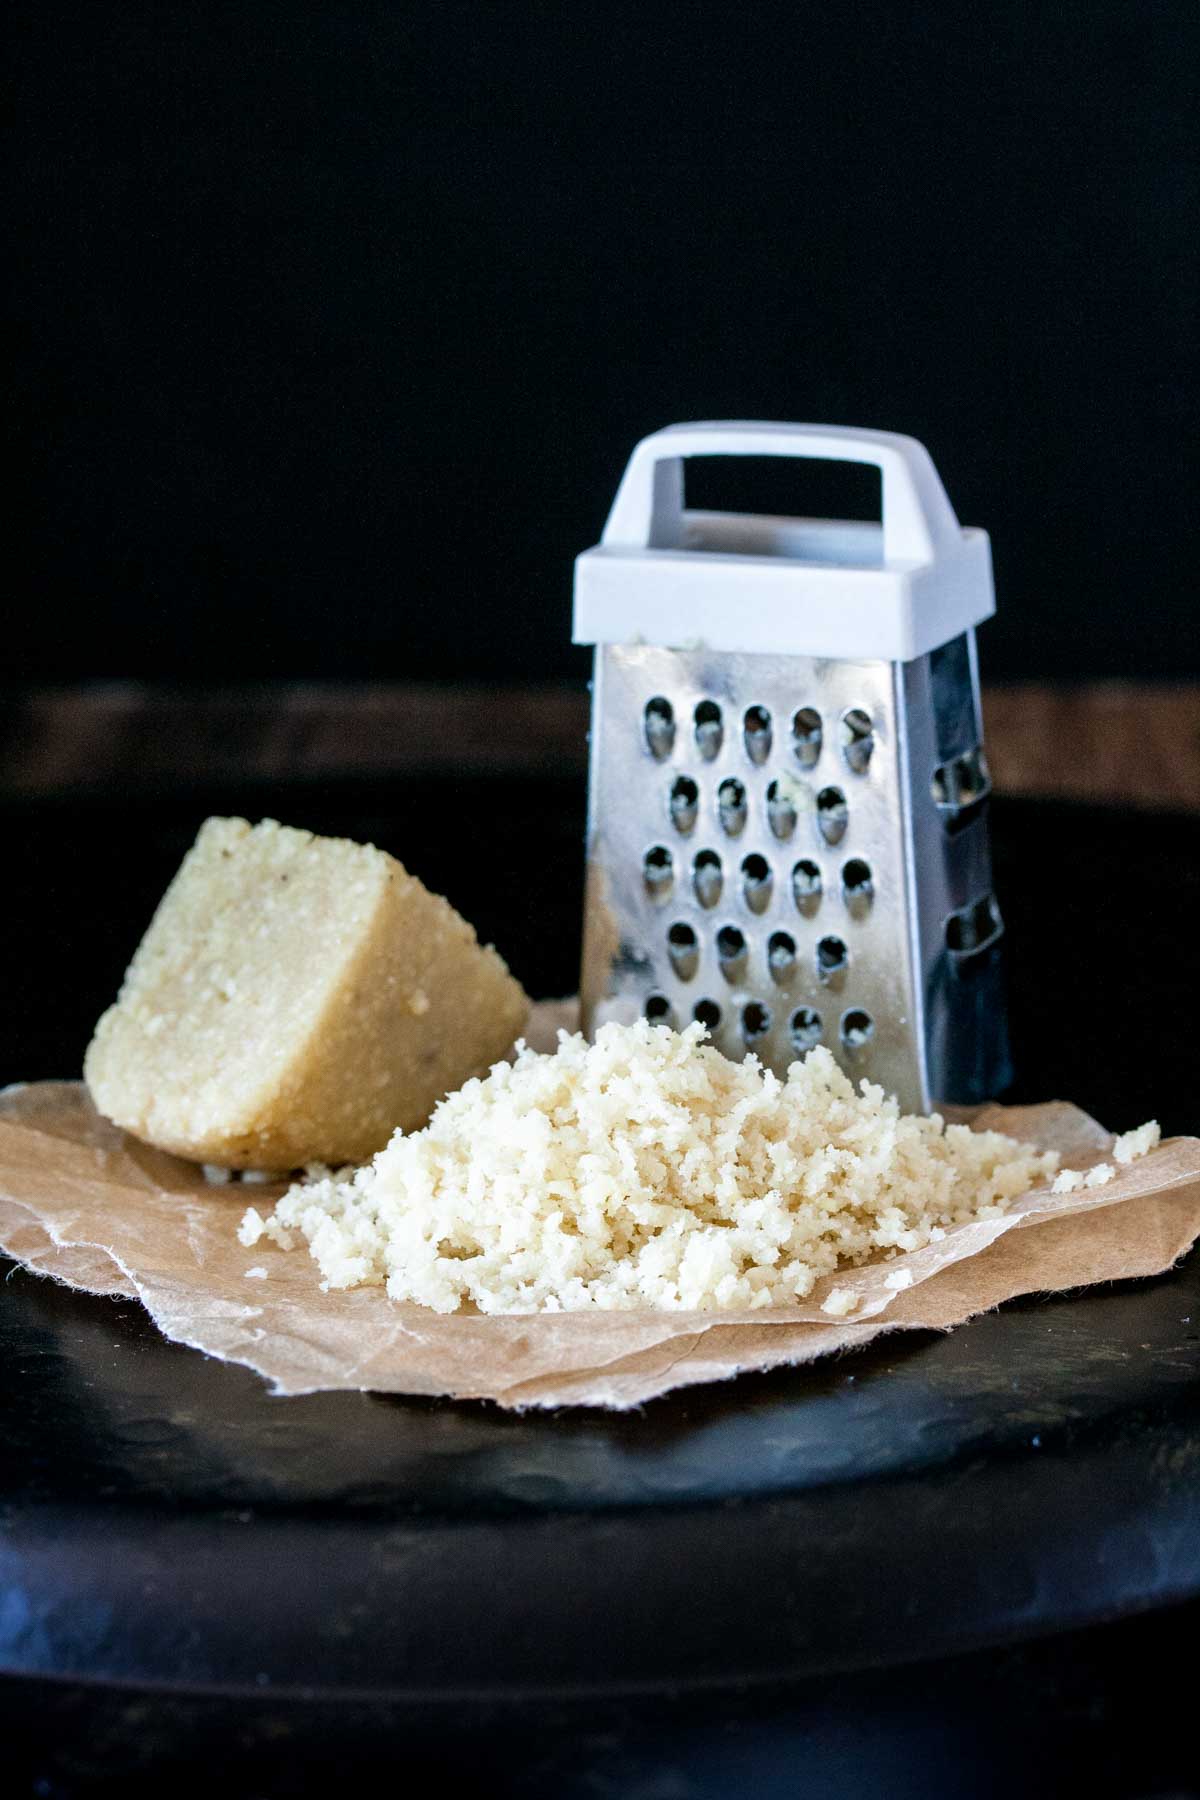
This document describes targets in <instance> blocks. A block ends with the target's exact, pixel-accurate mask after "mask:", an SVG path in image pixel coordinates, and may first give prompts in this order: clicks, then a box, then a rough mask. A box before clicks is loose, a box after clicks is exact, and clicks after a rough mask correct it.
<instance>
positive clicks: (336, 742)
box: [0, 682, 1200, 811]
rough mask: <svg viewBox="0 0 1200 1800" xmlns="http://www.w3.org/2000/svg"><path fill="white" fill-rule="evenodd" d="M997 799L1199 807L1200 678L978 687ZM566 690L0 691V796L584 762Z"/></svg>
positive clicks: (582, 731) (582, 707) (564, 767)
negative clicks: (1166, 682) (1039, 798)
mask: <svg viewBox="0 0 1200 1800" xmlns="http://www.w3.org/2000/svg"><path fill="white" fill-rule="evenodd" d="M984 714H985V721H986V736H987V748H988V756H989V759H990V762H991V767H992V773H993V778H994V781H995V785H996V789H997V791H998V792H1000V793H1008V794H1022V795H1041V796H1046V797H1055V798H1070V799H1078V800H1092V801H1101V802H1110V803H1116V804H1123V805H1128V806H1136V807H1150V808H1167V809H1173V810H1191V811H1196V810H1200V683H1195V682H1192V683H1176V684H1171V685H1157V684H1148V683H1136V682H1106V683H1091V684H1088V685H1081V686H1078V687H1068V686H1058V685H1055V684H1050V683H1040V682H1029V683H1022V684H1020V685H1016V686H1012V687H997V688H990V689H988V690H987V691H986V692H985V695H984ZM586 733H587V696H586V694H585V693H584V691H583V690H582V688H571V687H565V686H542V687H515V686H510V687H502V688H486V687H437V686H425V685H419V684H415V683H377V684H370V685H340V684H331V683H322V682H303V683H290V684H283V683H281V684H278V685H273V686H268V685H259V686H245V687H231V688H224V689H197V690H191V691H173V690H170V689H165V688H156V687H148V686H142V685H140V684H136V683H110V684H103V685H101V684H97V685H95V686H87V687H74V688H38V689H29V690H24V691H21V690H18V691H12V692H9V693H8V694H7V696H4V697H0V792H4V793H6V794H7V795H9V796H12V797H16V798H24V799H36V798H38V797H39V796H47V797H48V796H50V795H53V794H62V793H87V792H95V791H113V790H119V791H121V792H125V793H136V792H139V791H141V792H145V791H146V790H149V789H161V788H162V787H163V786H166V785H174V784H176V783H182V782H187V781H196V782H205V783H212V782H220V781H221V780H223V779H229V780H264V781H280V782H286V781H288V780H289V779H304V778H313V777H326V778H328V777H336V776H355V775H358V776H372V775H393V774H394V775H403V774H406V773H431V772H436V771H440V770H446V769H451V768H454V769H459V770H461V771H463V772H464V773H467V774H472V773H478V774H483V773H496V774H500V773H507V774H529V775H534V774H539V773H548V772H557V773H567V774H570V773H579V774H582V773H583V771H584V769H585V766H586Z"/></svg>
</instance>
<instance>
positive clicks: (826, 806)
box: [817, 787, 850, 844]
mask: <svg viewBox="0 0 1200 1800" xmlns="http://www.w3.org/2000/svg"><path fill="white" fill-rule="evenodd" d="M849 823H850V808H849V807H848V806H847V805H846V796H845V794H843V792H842V790H841V788H839V787H827V788H822V789H821V791H820V793H819V794H818V795H817V829H818V830H819V831H820V833H821V836H822V837H823V838H824V839H825V842H826V843H827V844H840V843H841V841H842V839H843V838H844V837H845V835H846V827H847V825H848V824H849Z"/></svg>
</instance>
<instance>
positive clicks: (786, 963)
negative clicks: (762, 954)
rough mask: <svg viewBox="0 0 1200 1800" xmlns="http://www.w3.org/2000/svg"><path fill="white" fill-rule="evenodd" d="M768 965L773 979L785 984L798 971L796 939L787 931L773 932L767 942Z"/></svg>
mask: <svg viewBox="0 0 1200 1800" xmlns="http://www.w3.org/2000/svg"><path fill="white" fill-rule="evenodd" d="M767 967H768V969H770V971H771V979H772V981H777V982H779V984H780V986H783V985H784V983H785V982H788V981H790V980H791V979H792V976H793V975H794V974H795V973H796V940H795V938H794V937H791V936H789V934H788V933H787V932H786V931H774V932H772V933H771V937H770V940H769V942H768V944H767Z"/></svg>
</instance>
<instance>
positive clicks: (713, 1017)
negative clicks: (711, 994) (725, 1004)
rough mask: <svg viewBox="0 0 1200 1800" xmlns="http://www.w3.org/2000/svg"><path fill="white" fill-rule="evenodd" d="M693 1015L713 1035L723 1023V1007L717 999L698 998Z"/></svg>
mask: <svg viewBox="0 0 1200 1800" xmlns="http://www.w3.org/2000/svg"><path fill="white" fill-rule="evenodd" d="M692 1017H693V1019H696V1020H698V1021H699V1023H700V1024H701V1025H703V1027H704V1029H705V1031H707V1032H708V1034H709V1036H710V1037H711V1036H712V1034H713V1033H714V1032H715V1031H716V1029H717V1026H718V1025H719V1024H720V1023H721V1009H720V1007H719V1006H718V1005H717V1003H716V1001H715V1000H697V1002H696V1007H695V1011H694V1012H693V1013H692Z"/></svg>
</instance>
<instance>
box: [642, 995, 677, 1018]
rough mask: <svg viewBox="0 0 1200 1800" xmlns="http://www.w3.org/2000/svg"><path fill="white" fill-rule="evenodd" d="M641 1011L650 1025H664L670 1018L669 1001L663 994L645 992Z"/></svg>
mask: <svg viewBox="0 0 1200 1800" xmlns="http://www.w3.org/2000/svg"><path fill="white" fill-rule="evenodd" d="M642 1011H643V1013H644V1014H645V1016H646V1018H647V1019H649V1021H650V1023H651V1025H666V1024H669V1022H670V1018H671V1002H670V1001H669V1000H668V999H667V996H666V995H665V994H647V995H646V1004H645V1006H644V1007H643V1008H642Z"/></svg>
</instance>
